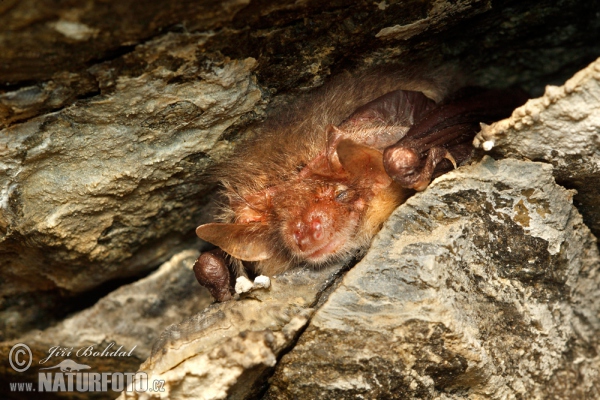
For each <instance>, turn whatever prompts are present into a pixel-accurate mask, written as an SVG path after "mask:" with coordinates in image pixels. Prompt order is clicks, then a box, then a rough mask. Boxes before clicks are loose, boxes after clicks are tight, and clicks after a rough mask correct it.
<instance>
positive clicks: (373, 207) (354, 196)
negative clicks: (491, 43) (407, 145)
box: [199, 69, 449, 275]
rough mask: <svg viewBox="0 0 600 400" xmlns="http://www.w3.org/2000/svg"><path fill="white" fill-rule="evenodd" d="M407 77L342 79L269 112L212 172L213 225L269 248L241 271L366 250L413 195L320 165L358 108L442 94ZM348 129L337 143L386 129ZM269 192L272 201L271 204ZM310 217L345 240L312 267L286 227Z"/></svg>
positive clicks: (382, 73) (428, 82)
mask: <svg viewBox="0 0 600 400" xmlns="http://www.w3.org/2000/svg"><path fill="white" fill-rule="evenodd" d="M408 75H410V74H407V73H398V72H397V71H393V70H391V69H377V70H371V71H368V72H365V73H361V74H355V75H351V74H348V73H346V74H342V75H341V76H338V77H337V78H335V79H333V80H332V81H331V82H330V83H329V84H327V85H326V86H324V87H323V88H321V89H319V90H316V91H314V92H313V93H309V94H307V95H305V96H303V97H302V98H301V99H300V100H299V101H297V102H296V103H295V104H293V105H291V106H289V107H287V109H285V110H274V112H273V113H272V115H271V117H270V118H269V119H268V120H267V122H265V123H264V124H263V126H262V127H261V128H260V129H258V130H257V131H256V132H253V133H252V134H251V135H250V137H249V138H247V139H246V140H244V141H243V142H242V143H240V144H239V145H238V146H237V148H236V150H235V152H234V154H233V156H232V157H230V159H229V160H227V161H226V162H224V163H222V164H221V165H220V166H219V167H218V168H217V169H216V172H215V178H216V179H217V180H218V181H219V182H220V183H221V184H222V187H223V192H222V193H223V195H224V198H225V199H226V200H225V202H224V204H222V207H221V209H220V212H219V215H218V216H217V219H218V220H219V221H221V222H224V223H229V224H248V223H250V225H249V226H250V229H251V230H252V232H251V233H250V234H247V235H246V234H244V236H243V240H247V241H249V242H250V241H253V240H257V241H260V242H263V243H268V245H267V246H268V247H270V248H272V249H273V250H274V252H273V254H272V256H271V257H269V258H267V259H260V260H258V258H257V261H253V262H251V263H248V262H244V264H245V265H246V266H249V265H252V268H253V269H254V270H255V272H257V273H263V274H267V275H273V274H277V273H280V272H283V271H285V270H287V269H289V268H290V267H291V266H294V265H297V264H300V263H308V264H313V265H321V264H323V263H328V262H332V261H335V260H339V259H344V258H347V257H349V256H351V255H353V254H355V253H356V252H357V251H360V250H361V249H364V248H365V247H366V246H368V244H369V243H370V241H371V239H372V237H373V235H374V234H375V233H376V232H377V231H378V230H379V229H380V227H381V224H382V223H383V222H384V221H385V219H387V217H388V216H389V214H390V213H391V212H392V211H393V209H394V208H395V207H396V206H398V205H399V204H401V203H402V202H403V201H404V200H405V199H406V197H407V196H408V195H409V194H410V193H411V191H408V190H405V189H401V188H400V187H399V186H397V185H396V184H395V183H391V180H390V181H389V182H386V183H385V184H383V183H381V182H382V180H385V179H387V178H388V177H387V175H386V176H385V177H377V176H375V177H370V176H369V172H365V173H364V174H362V173H361V172H360V171H358V172H357V173H350V174H349V173H347V172H344V171H342V172H340V171H339V170H338V171H336V170H335V168H333V167H331V165H330V164H331V163H329V164H328V163H327V162H325V161H319V160H321V159H322V158H323V157H324V156H323V155H324V154H327V151H328V145H329V143H328V139H329V136H328V135H329V133H330V131H329V130H330V129H331V128H330V126H331V125H333V126H340V125H342V124H343V122H344V121H345V120H346V119H347V118H348V117H349V116H350V115H352V113H353V112H354V111H355V110H356V109H357V108H359V107H360V106H362V105H364V104H367V103H369V102H370V101H372V100H374V99H376V98H378V97H380V96H382V95H384V94H386V93H389V92H392V91H394V90H398V89H403V90H414V91H420V92H423V93H424V94H426V95H427V96H428V97H429V98H431V99H433V100H435V101H439V100H441V99H442V98H443V97H444V96H445V95H446V94H447V92H448V90H447V88H446V86H444V85H443V84H442V83H441V82H439V81H436V80H434V79H431V78H427V77H425V78H420V79H414V78H412V77H410V76H408ZM432 76H443V77H444V80H445V81H446V82H448V81H449V80H448V79H447V75H445V74H440V73H439V72H438V73H435V74H433V75H432ZM347 128H348V129H345V130H344V132H343V138H342V139H344V138H345V139H350V140H351V141H354V142H357V143H363V144H366V141H367V139H368V138H369V137H373V135H377V134H378V131H381V132H382V133H385V132H388V131H390V129H391V128H392V127H390V126H389V125H385V126H383V127H379V126H377V125H375V126H369V127H368V132H367V127H365V126H358V127H354V128H353V127H347ZM400 128H401V129H405V128H404V127H400ZM403 132H404V131H403ZM394 140H398V138H395V139H394ZM379 150H382V149H379ZM359 153H360V149H359ZM357 157H358V163H359V164H360V163H361V162H362V161H361V160H363V159H364V160H365V161H364V163H366V164H364V165H365V168H366V171H368V170H370V169H372V167H371V164H369V163H371V162H372V160H371V161H369V160H370V158H369V156H368V152H367V153H364V154H363V155H360V154H359V155H358V156H357ZM361 157H362V158H361ZM379 158H381V157H379ZM352 162H356V161H355V160H353V161H352ZM378 162H379V161H378ZM332 168H333V169H332ZM375 169H377V168H375ZM381 170H382V171H383V169H382V168H381ZM373 174H375V173H373ZM362 175H364V176H362ZM378 185H379V186H378ZM374 187H377V188H378V189H374ZM379 187H381V188H379ZM277 188H283V189H281V190H280V189H277ZM344 188H345V189H346V190H342V189H344ZM273 190H275V191H277V194H276V195H274V196H271V194H270V193H271V192H270V191H273ZM341 191H344V193H345V196H346V197H347V199H345V201H346V202H345V203H343V204H340V203H339V202H336V201H335V199H336V198H335V195H336V194H337V193H338V192H341ZM346 193H347V194H346ZM312 209H314V210H315V211H314V213H316V215H318V216H321V217H319V219H318V221H320V222H322V223H323V224H329V225H328V226H331V227H330V229H331V230H332V231H335V232H337V233H336V234H339V235H340V236H343V237H344V244H343V246H341V247H340V248H339V249H338V250H337V251H336V252H335V254H332V255H331V256H327V257H322V258H316V261H315V260H312V261H311V260H307V259H305V258H303V256H302V255H301V254H300V255H299V252H298V250H293V249H292V248H293V247H294V233H293V229H294V228H293V227H292V228H290V227H289V226H286V224H288V225H289V224H290V223H289V222H288V221H292V220H294V218H300V217H294V215H297V214H299V215H303V214H302V213H307V212H308V211H305V210H312ZM302 210H304V211H302ZM325 214H326V215H325ZM349 221H350V222H349ZM199 229H200V228H199ZM327 232H329V231H327ZM199 235H200V233H199ZM227 235H229V238H226V240H229V239H230V238H231V236H232V234H231V233H223V236H227ZM236 240H240V239H239V238H237V239H236ZM215 244H217V245H220V244H219V243H215ZM221 247H223V246H221ZM224 250H225V248H224ZM233 264H234V266H237V267H238V273H243V268H241V266H242V263H241V262H240V261H239V260H235V259H234V260H233Z"/></svg>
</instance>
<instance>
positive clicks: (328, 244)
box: [196, 127, 400, 264]
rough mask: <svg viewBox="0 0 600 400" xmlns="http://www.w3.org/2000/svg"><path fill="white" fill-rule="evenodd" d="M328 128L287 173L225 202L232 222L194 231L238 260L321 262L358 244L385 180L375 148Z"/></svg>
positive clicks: (343, 254) (388, 181) (385, 186)
mask: <svg viewBox="0 0 600 400" xmlns="http://www.w3.org/2000/svg"><path fill="white" fill-rule="evenodd" d="M328 129H329V131H328V140H327V142H328V143H329V144H328V145H327V147H326V148H324V149H323V151H322V152H321V154H319V156H317V157H315V159H313V160H312V161H311V162H310V163H309V164H308V165H306V166H304V167H303V168H302V169H301V170H300V171H299V173H298V174H297V176H296V177H295V178H294V179H291V180H289V181H287V182H285V183H282V184H279V185H277V186H272V187H269V188H267V189H265V190H262V191H260V192H257V193H252V194H250V195H246V196H245V197H244V198H242V199H237V200H230V203H231V204H232V208H233V210H234V213H235V215H236V217H235V220H236V222H234V223H228V224H206V225H202V226H200V227H198V229H197V230H196V233H197V234H198V236H199V237H201V238H202V239H204V240H206V241H208V242H211V243H213V244H215V245H217V246H219V247H220V248H221V249H222V250H224V251H225V252H227V253H228V254H230V255H231V256H233V257H236V258H238V259H240V260H243V261H264V260H268V259H270V258H272V257H274V256H275V255H276V254H277V253H279V254H281V253H284V254H285V255H286V256H287V257H289V258H292V259H294V260H296V261H299V262H306V263H309V264H322V263H326V262H328V261H331V260H334V259H340V258H343V257H346V256H348V255H349V254H352V253H353V252H354V251H355V250H356V249H357V247H360V245H358V242H364V235H363V234H362V233H363V231H364V229H365V224H372V223H371V222H370V221H368V220H367V218H366V215H367V213H366V211H367V210H368V209H369V205H370V203H371V202H372V201H373V199H374V198H376V197H377V196H378V195H379V194H380V193H382V191H385V190H386V189H389V188H390V186H391V184H392V181H391V179H390V178H389V177H388V175H387V174H386V172H385V170H384V167H383V162H382V154H381V152H379V151H377V150H374V149H372V148H369V147H366V146H363V145H360V144H357V143H355V142H353V141H351V140H348V139H344V137H345V135H344V132H342V131H340V130H338V129H337V128H333V127H330V128H328ZM392 190H400V189H399V188H396V187H394V188H393V189H392Z"/></svg>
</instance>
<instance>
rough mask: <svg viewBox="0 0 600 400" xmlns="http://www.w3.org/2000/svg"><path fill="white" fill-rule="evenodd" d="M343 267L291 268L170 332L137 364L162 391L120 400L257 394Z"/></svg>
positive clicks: (232, 397) (209, 309) (210, 308)
mask: <svg viewBox="0 0 600 400" xmlns="http://www.w3.org/2000/svg"><path fill="white" fill-rule="evenodd" d="M341 268H342V267H341V266H340V265H336V266H330V267H328V268H322V269H319V270H310V269H304V270H293V271H288V272H286V273H284V274H282V275H279V276H276V277H272V278H271V287H270V288H269V289H262V290H254V291H252V292H251V293H249V294H247V295H242V297H241V300H238V301H229V302H226V303H216V304H213V305H212V306H210V307H209V308H207V309H206V310H204V311H203V312H201V313H200V314H198V315H195V316H194V317H192V318H190V319H188V320H186V321H184V322H182V323H181V324H178V325H174V326H172V327H170V328H169V329H168V330H167V331H166V332H164V333H163V334H162V335H161V337H160V339H159V341H158V342H157V343H156V344H155V346H154V348H153V350H152V356H151V357H150V358H149V359H148V360H146V361H145V362H144V363H143V364H142V366H141V367H140V370H141V371H144V372H146V373H147V374H148V379H149V381H150V382H152V381H153V380H163V381H164V382H165V385H164V388H165V391H164V392H162V393H146V392H144V393H135V392H133V393H125V392H124V393H123V394H122V395H121V397H120V399H137V398H141V399H146V398H154V397H160V398H169V399H181V398H195V399H225V398H231V399H243V398H249V397H252V396H254V395H256V394H257V393H258V391H259V390H260V389H261V388H262V385H263V384H264V380H265V379H266V377H267V376H268V374H269V372H270V371H271V370H272V368H273V367H274V366H275V363H276V360H277V358H278V356H280V355H281V353H282V352H283V351H284V350H286V349H287V348H288V347H289V346H291V345H292V344H293V343H294V341H295V340H296V339H297V336H298V335H299V334H300V333H301V332H302V330H303V329H304V327H305V326H306V324H307V323H308V321H309V319H310V317H311V315H312V314H313V313H314V311H315V307H316V306H317V305H318V302H319V301H322V300H323V299H324V297H325V296H323V294H324V292H326V289H327V288H328V287H330V285H331V284H332V282H333V281H334V279H335V278H336V277H337V275H338V274H339V273H340V272H341Z"/></svg>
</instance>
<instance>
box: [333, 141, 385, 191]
mask: <svg viewBox="0 0 600 400" xmlns="http://www.w3.org/2000/svg"><path fill="white" fill-rule="evenodd" d="M336 153H337V157H338V159H339V162H340V164H341V165H342V167H343V168H344V170H346V172H348V173H349V174H350V175H351V176H358V177H361V179H363V177H364V180H366V181H367V183H368V184H371V185H374V186H376V187H377V188H384V187H387V186H389V185H390V184H391V183H392V179H391V178H390V177H389V175H388V174H387V172H386V171H385V168H384V166H383V154H382V153H381V152H380V151H378V150H376V149H374V148H372V147H367V146H364V145H362V144H358V143H356V142H354V141H352V140H349V139H342V140H340V141H339V142H338V144H337V146H336Z"/></svg>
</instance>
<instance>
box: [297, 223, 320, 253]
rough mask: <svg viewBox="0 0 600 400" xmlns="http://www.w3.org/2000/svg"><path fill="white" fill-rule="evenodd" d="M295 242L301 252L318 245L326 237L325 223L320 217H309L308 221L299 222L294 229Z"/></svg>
mask: <svg viewBox="0 0 600 400" xmlns="http://www.w3.org/2000/svg"><path fill="white" fill-rule="evenodd" d="M293 236H294V241H295V242H296V244H297V245H298V248H299V249H300V250H301V251H306V250H307V249H310V248H311V247H313V246H315V245H317V244H318V243H319V242H321V241H322V240H323V239H324V237H325V232H324V229H323V223H322V221H321V218H319V217H318V216H309V218H308V221H307V222H304V221H298V223H297V224H296V227H295V229H294V233H293Z"/></svg>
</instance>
